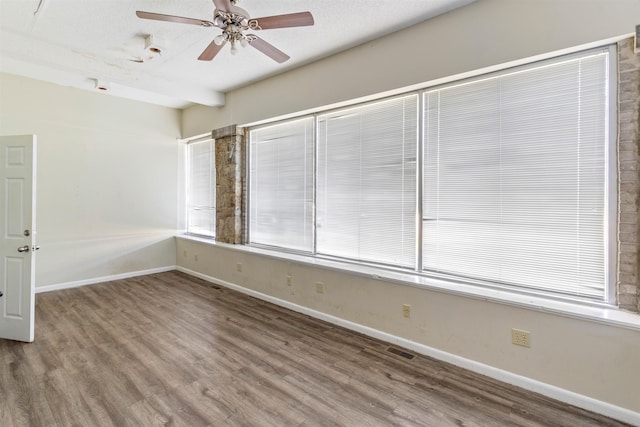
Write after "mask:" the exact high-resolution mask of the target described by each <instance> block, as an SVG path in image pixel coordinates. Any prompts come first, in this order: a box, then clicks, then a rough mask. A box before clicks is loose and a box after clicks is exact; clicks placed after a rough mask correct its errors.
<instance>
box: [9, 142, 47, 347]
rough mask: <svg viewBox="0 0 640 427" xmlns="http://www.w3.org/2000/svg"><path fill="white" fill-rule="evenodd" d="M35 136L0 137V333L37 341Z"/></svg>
mask: <svg viewBox="0 0 640 427" xmlns="http://www.w3.org/2000/svg"><path fill="white" fill-rule="evenodd" d="M35 159H36V136H35V135H21V136H0V233H1V234H0V256H1V258H0V279H1V280H2V283H1V285H2V286H0V293H2V295H1V296H0V338H8V339H12V340H17V341H27V342H31V341H33V329H34V315H35V274H34V272H35V254H34V252H35V251H36V250H37V249H38V247H37V246H36V243H35V222H36V215H35V212H36V202H35V200H36V191H35V184H36V181H35V171H36V167H35V166H36V165H35V163H36V162H35Z"/></svg>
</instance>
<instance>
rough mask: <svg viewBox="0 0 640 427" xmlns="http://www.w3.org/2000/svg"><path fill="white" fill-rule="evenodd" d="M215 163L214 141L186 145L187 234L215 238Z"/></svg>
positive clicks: (208, 139)
mask: <svg viewBox="0 0 640 427" xmlns="http://www.w3.org/2000/svg"><path fill="white" fill-rule="evenodd" d="M215 230H216V162H215V144H214V141H213V139H211V138H206V139H204V140H195V141H192V142H189V143H188V145H187V233H190V234H197V235H202V236H209V237H213V236H215Z"/></svg>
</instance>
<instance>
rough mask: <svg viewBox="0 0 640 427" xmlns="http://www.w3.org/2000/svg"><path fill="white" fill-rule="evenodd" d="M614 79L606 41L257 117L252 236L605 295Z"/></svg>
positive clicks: (532, 286)
mask: <svg viewBox="0 0 640 427" xmlns="http://www.w3.org/2000/svg"><path fill="white" fill-rule="evenodd" d="M609 78H610V77H609V49H608V48H607V49H598V50H592V51H588V52H581V53H579V54H575V55H571V56H564V57H559V58H555V59H551V60H547V61H543V62H538V63H532V64H529V65H527V66H523V67H518V68H514V69H508V70H504V71H502V72H499V73H493V74H489V75H483V76H480V77H477V78H473V79H467V80H463V81H457V82H452V83H449V84H446V85H442V86H438V87H434V88H428V89H425V90H424V91H421V92H420V93H419V94H416V93H412V94H408V95H405V96H400V97H395V98H391V99H387V100H384V101H377V102H370V103H367V104H363V105H358V106H354V107H350V108H344V109H340V110H334V111H330V112H323V113H319V114H316V115H314V116H308V117H305V118H303V119H297V120H292V121H288V122H282V123H278V124H276V125H266V126H263V127H260V128H256V129H255V130H253V131H252V132H251V135H250V138H251V162H252V164H251V171H250V173H251V188H250V198H251V205H252V206H251V212H250V224H251V230H250V232H251V242H252V243H259V244H265V245H271V246H278V247H284V248H289V249H291V248H295V249H299V250H304V251H307V252H309V253H311V254H314V255H319V256H332V257H340V258H345V259H349V260H354V261H362V262H369V263H377V264H383V265H392V266H395V267H400V268H405V269H411V270H415V271H416V272H417V273H418V274H424V275H437V276H438V277H440V278H442V277H445V278H450V279H453V280H457V281H460V280H462V281H466V282H468V283H474V284H478V285H484V286H498V287H507V288H510V289H519V290H522V291H530V292H536V293H544V294H553V295H556V296H564V297H569V298H574V299H583V300H593V301H607V298H608V295H607V282H608V278H609V277H608V268H609V266H608V262H607V259H608V250H609V244H610V242H609V241H608V237H607V228H608V223H609V220H610V218H609V217H608V210H609V202H608V197H609V191H608V186H609V183H610V180H609V178H608V177H609V176H610V171H609V167H608V165H609V163H610V156H609V155H608V154H607V153H608V150H609V135H610V129H609V122H610V118H609V103H610V96H611V95H610V92H609ZM314 127H315V134H314V133H313V131H312V129H314ZM314 153H315V163H314V160H313V157H314ZM314 164H315V172H314V169H313V165H314ZM418 183H419V184H420V185H418ZM420 218H421V220H420ZM417 219H418V220H417Z"/></svg>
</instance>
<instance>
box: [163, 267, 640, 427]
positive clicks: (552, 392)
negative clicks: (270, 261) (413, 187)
mask: <svg viewBox="0 0 640 427" xmlns="http://www.w3.org/2000/svg"><path fill="white" fill-rule="evenodd" d="M176 270H178V271H181V272H183V273H186V274H189V275H191V276H195V277H198V278H200V279H203V280H206V281H208V282H211V283H215V284H217V285H220V286H224V287H226V288H229V289H233V290H236V291H238V292H242V293H244V294H247V295H250V296H252V297H256V298H258V299H261V300H263V301H267V302H271V303H273V304H276V305H279V306H281V307H285V308H288V309H290V310H293V311H296V312H298V313H302V314H306V315H308V316H311V317H315V318H317V319H320V320H324V321H326V322H329V323H332V324H334V325H338V326H342V327H344V328H346V329H350V330H353V331H356V332H360V333H362V334H364V335H367V336H370V337H373V338H377V339H380V340H382V341H385V342H388V343H391V344H395V345H398V346H400V347H404V348H406V349H409V350H412V351H414V352H416V353H419V354H423V355H425V356H429V357H433V358H434V359H438V360H442V361H444V362H448V363H451V364H453V365H456V366H459V367H461V368H465V369H468V370H470V371H473V372H476V373H478V374H482V375H486V376H488V377H490V378H494V379H496V380H499V381H502V382H505V383H508V384H512V385H515V386H518V387H521V388H523V389H525V390H530V391H533V392H536V393H540V394H542V395H544V396H547V397H550V398H552V399H556V400H559V401H560V402H564V403H567V404H569V405H573V406H577V407H579V408H583V409H586V410H589V411H592V412H595V413H598V414H601V415H605V416H607V417H610V418H614V419H616V420H620V421H623V422H626V423H629V424H631V425H637V426H640V413H637V412H634V411H631V410H629V409H625V408H622V407H619V406H616V405H612V404H610V403H607V402H603V401H600V400H596V399H593V398H591V397H588V396H584V395H581V394H578V393H574V392H572V391H569V390H565V389H562V388H560V387H556V386H553V385H550V384H546V383H543V382H540V381H537V380H534V379H531V378H528V377H524V376H522V375H518V374H514V373H512V372H509V371H505V370H503V369H499V368H495V367H493V366H489V365H486V364H484V363H480V362H476V361H474V360H471V359H467V358H465V357H461V356H457V355H455V354H452V353H447V352H445V351H441V350H438V349H436V348H433V347H429V346H427V345H424V344H420V343H417V342H415V341H411V340H408V339H405V338H401V337H398V336H395V335H391V334H389V333H386V332H383V331H380V330H377V329H373V328H369V327H367V326H363V325H360V324H358V323H354V322H350V321H348V320H344V319H341V318H339V317H335V316H331V315H329V314H326V313H323V312H321V311H317V310H313V309H310V308H308V307H304V306H301V305H298V304H295V303H292V302H290V301H286V300H282V299H280V298H276V297H273V296H271V295H267V294H264V293H262V292H257V291H254V290H251V289H247V288H244V287H242V286H238V285H236V284H234V283H230V282H227V281H225V280H221V279H217V278H215V277H211V276H208V275H206V274H202V273H198V272H197V271H193V270H190V269H187V268H184V267H180V266H177V267H176Z"/></svg>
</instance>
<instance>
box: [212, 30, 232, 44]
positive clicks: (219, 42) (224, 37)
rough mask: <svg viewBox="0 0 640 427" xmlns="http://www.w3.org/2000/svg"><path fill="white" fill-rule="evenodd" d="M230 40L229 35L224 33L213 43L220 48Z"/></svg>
mask: <svg viewBox="0 0 640 427" xmlns="http://www.w3.org/2000/svg"><path fill="white" fill-rule="evenodd" d="M228 38H229V35H228V34H227V33H222V34H220V35H218V36H216V37H215V38H214V39H213V42H214V43H215V44H217V45H218V46H220V45H222V43H224V42H226V41H227V39H228Z"/></svg>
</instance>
